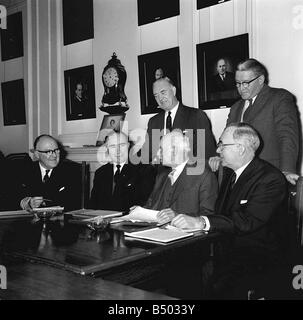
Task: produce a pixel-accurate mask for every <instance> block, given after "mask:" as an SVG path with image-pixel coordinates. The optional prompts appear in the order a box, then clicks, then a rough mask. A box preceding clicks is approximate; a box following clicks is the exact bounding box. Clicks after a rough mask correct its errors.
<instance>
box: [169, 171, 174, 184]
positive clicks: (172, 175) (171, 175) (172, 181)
mask: <svg viewBox="0 0 303 320" xmlns="http://www.w3.org/2000/svg"><path fill="white" fill-rule="evenodd" d="M175 172H176V169H174V170H172V171H171V172H170V173H169V174H168V178H169V180H170V184H171V185H173V184H174V174H175Z"/></svg>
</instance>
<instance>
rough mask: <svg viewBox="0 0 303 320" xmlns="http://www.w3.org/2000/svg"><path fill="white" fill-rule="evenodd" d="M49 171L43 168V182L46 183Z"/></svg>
mask: <svg viewBox="0 0 303 320" xmlns="http://www.w3.org/2000/svg"><path fill="white" fill-rule="evenodd" d="M49 172H50V170H45V175H44V177H43V183H47V182H48V181H49V175H48V173H49Z"/></svg>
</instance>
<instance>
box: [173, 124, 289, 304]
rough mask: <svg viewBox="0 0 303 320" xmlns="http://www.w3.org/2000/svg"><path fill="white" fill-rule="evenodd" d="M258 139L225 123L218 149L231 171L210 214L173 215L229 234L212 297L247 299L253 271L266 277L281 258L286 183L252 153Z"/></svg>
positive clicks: (178, 222)
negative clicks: (212, 213) (226, 125)
mask: <svg viewBox="0 0 303 320" xmlns="http://www.w3.org/2000/svg"><path fill="white" fill-rule="evenodd" d="M259 144H260V140H259V137H258V134H257V132H256V131H255V130H254V129H253V128H252V127H251V126H249V125H247V124H245V123H235V124H231V125H230V126H228V127H226V129H225V130H224V132H223V134H222V135H221V137H220V140H219V143H218V148H217V152H218V153H219V154H220V158H221V161H222V165H223V166H226V167H228V168H230V169H232V171H230V173H232V174H230V175H229V176H228V177H227V176H226V177H225V178H226V179H225V180H223V182H222V184H221V187H220V191H219V196H218V200H217V202H216V209H215V214H214V215H211V216H208V217H199V218H193V217H189V216H186V215H178V216H177V217H176V218H174V219H173V220H172V224H173V225H175V226H177V227H180V228H196V227H200V228H201V229H202V230H205V231H208V230H209V231H219V232H222V233H225V234H226V235H230V241H228V240H227V239H226V240H225V241H224V250H222V252H221V253H222V255H221V256H220V258H221V263H220V264H219V266H218V267H219V269H218V270H217V272H216V277H215V282H214V290H215V294H216V297H217V298H229V299H232V298H236V299H238V298H239V299H241V298H244V299H245V298H247V292H248V290H249V289H250V288H254V287H255V285H256V284H255V281H254V279H255V278H254V276H256V275H263V276H264V279H266V275H268V274H271V271H273V270H275V269H276V268H277V267H280V266H281V265H282V262H283V260H284V258H285V254H286V253H285V249H286V247H287V231H288V228H287V222H288V220H289V219H288V218H287V197H288V192H287V182H286V180H285V177H284V176H283V174H282V173H281V172H280V171H279V170H278V169H276V168H275V167H273V166H272V165H270V164H269V163H268V162H266V161H263V160H261V159H258V158H257V157H255V152H256V150H257V149H258V147H259ZM274 286H275V288H276V287H277V284H275V285H274Z"/></svg>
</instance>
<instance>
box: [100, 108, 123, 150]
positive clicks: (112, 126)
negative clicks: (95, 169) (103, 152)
mask: <svg viewBox="0 0 303 320" xmlns="http://www.w3.org/2000/svg"><path fill="white" fill-rule="evenodd" d="M124 119H125V113H121V114H107V115H105V116H104V117H103V120H102V123H101V127H100V130H99V132H98V135H97V142H96V146H102V145H103V144H104V142H105V139H106V137H107V136H108V135H109V133H110V132H112V131H116V132H120V131H121V130H122V128H123V121H124Z"/></svg>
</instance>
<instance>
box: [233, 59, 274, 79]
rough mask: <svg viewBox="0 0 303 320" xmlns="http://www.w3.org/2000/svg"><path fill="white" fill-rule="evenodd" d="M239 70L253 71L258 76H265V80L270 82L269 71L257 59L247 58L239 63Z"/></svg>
mask: <svg viewBox="0 0 303 320" xmlns="http://www.w3.org/2000/svg"><path fill="white" fill-rule="evenodd" d="M237 70H238V71H252V72H253V73H254V74H255V75H256V77H257V76H262V75H263V76H264V78H265V82H266V83H267V82H268V71H267V69H266V67H265V66H264V65H263V64H262V63H261V62H259V61H258V60H256V59H252V58H251V59H246V60H244V61H241V62H240V63H239V64H238V65H237Z"/></svg>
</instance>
